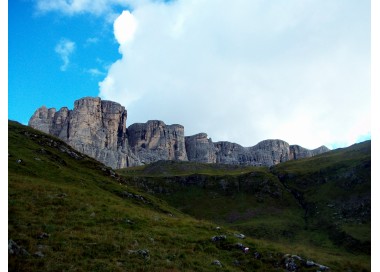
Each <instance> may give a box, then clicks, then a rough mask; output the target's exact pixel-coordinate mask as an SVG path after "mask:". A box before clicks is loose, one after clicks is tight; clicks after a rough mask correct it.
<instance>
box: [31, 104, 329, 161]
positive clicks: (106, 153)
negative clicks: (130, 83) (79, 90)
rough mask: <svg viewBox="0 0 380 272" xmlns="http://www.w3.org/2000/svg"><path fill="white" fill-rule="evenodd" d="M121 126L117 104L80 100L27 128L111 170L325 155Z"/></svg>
mask: <svg viewBox="0 0 380 272" xmlns="http://www.w3.org/2000/svg"><path fill="white" fill-rule="evenodd" d="M126 122H127V110H126V109H125V107H123V106H122V105H120V104H119V103H117V102H113V101H107V100H101V99H100V98H99V97H84V98H81V99H78V100H76V101H75V102H74V109H73V110H69V109H68V108H67V107H62V108H61V109H59V110H58V111H57V110H56V109H55V108H47V107H45V106H42V107H40V108H39V109H37V110H36V111H35V113H34V114H33V115H32V117H31V118H30V120H29V126H31V127H33V128H35V129H38V130H40V131H43V132H45V133H49V134H51V135H54V136H56V137H58V138H60V139H62V140H64V141H65V142H67V143H68V144H70V145H71V146H72V147H73V148H75V149H76V150H78V151H80V152H82V153H84V154H87V155H89V156H91V157H93V158H95V159H97V160H99V161H101V162H103V163H104V164H106V165H108V166H110V167H112V168H124V167H129V166H136V165H141V164H146V163H152V162H155V161H158V160H179V161H187V160H189V161H196V162H203V163H224V164H238V165H258V166H260V165H264V166H271V165H275V164H277V163H280V162H284V161H287V160H292V159H299V158H304V157H311V156H314V155H317V154H320V153H323V152H327V151H328V150H329V149H328V148H326V147H325V146H321V147H319V148H317V149H314V150H309V149H306V148H303V147H301V146H298V145H289V144H288V143H287V142H285V141H283V140H278V139H275V140H264V141H261V142H259V143H258V144H256V145H255V146H252V147H243V146H241V145H239V144H237V143H231V142H227V141H220V142H215V143H214V142H213V141H212V140H211V139H210V138H208V136H207V134H206V133H198V134H195V135H192V136H186V137H185V129H184V127H183V126H182V125H179V124H173V125H166V124H165V123H164V122H163V121H160V120H149V121H147V122H146V123H135V124H132V125H130V126H129V127H128V128H127V126H126Z"/></svg>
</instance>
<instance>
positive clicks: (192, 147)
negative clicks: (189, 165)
mask: <svg viewBox="0 0 380 272" xmlns="http://www.w3.org/2000/svg"><path fill="white" fill-rule="evenodd" d="M185 145H186V151H187V157H188V159H189V161H196V162H202V163H216V162H217V161H216V148H215V146H214V144H213V142H212V140H211V139H209V138H207V134H206V133H199V134H196V135H193V136H187V137H185Z"/></svg>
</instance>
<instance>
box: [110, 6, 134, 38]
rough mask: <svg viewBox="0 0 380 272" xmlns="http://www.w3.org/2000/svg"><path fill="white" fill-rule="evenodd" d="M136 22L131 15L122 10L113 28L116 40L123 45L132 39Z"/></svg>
mask: <svg viewBox="0 0 380 272" xmlns="http://www.w3.org/2000/svg"><path fill="white" fill-rule="evenodd" d="M136 27H137V23H136V20H135V18H134V17H133V15H132V14H131V13H130V12H129V11H127V10H124V11H123V12H122V13H121V15H120V16H119V17H117V18H116V20H115V22H114V24H113V28H114V34H115V38H116V40H117V42H118V43H119V44H120V45H121V46H124V45H126V44H127V43H128V42H129V41H131V40H132V39H133V35H134V33H135V31H136Z"/></svg>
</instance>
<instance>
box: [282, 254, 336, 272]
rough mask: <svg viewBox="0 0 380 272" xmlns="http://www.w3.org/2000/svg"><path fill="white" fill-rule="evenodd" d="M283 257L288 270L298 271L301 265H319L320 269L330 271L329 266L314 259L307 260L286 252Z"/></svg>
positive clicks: (309, 266)
mask: <svg viewBox="0 0 380 272" xmlns="http://www.w3.org/2000/svg"><path fill="white" fill-rule="evenodd" d="M282 259H283V264H284V267H285V269H286V271H298V270H299V269H300V268H301V267H306V268H311V267H317V269H318V271H328V270H329V269H330V268H329V267H327V266H325V265H322V264H318V263H316V262H314V261H311V260H305V259H303V258H301V257H300V256H298V255H290V254H285V255H284V256H283V257H282Z"/></svg>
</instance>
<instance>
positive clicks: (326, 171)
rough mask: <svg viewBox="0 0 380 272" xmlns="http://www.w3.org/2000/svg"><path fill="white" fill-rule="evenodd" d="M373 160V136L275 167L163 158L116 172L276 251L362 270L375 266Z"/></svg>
mask: <svg viewBox="0 0 380 272" xmlns="http://www.w3.org/2000/svg"><path fill="white" fill-rule="evenodd" d="M370 166H371V155H370V142H369V141H367V142H364V143H361V144H356V145H353V146H351V147H349V148H345V149H338V150H334V151H332V152H328V153H326V154H322V155H319V156H315V157H312V158H307V159H302V160H297V161H289V162H286V163H282V164H278V165H276V166H274V167H271V168H263V167H260V168H258V167H257V168H256V167H238V166H233V167H235V168H233V167H231V166H227V165H211V164H199V163H198V164H197V163H193V162H157V163H153V164H151V165H146V166H143V167H139V168H130V169H122V170H119V171H118V172H119V173H120V175H122V176H124V177H125V178H126V180H127V181H128V183H129V184H134V185H136V186H138V187H139V188H141V189H144V190H146V191H148V192H150V193H152V194H154V195H155V196H157V197H159V198H162V199H164V200H165V201H167V202H168V203H169V204H170V205H171V206H173V207H176V208H178V209H179V210H181V211H183V212H185V213H187V214H190V215H191V216H194V217H195V218H198V219H203V220H209V221H212V222H214V223H217V224H219V225H222V226H226V227H231V228H234V229H236V230H238V231H240V232H243V233H245V234H247V235H249V236H250V237H254V238H256V239H259V240H261V241H265V242H270V243H273V245H276V246H275V247H276V248H277V249H279V248H281V245H287V247H290V248H293V249H297V251H299V252H303V254H305V255H306V256H317V257H318V259H320V260H323V261H325V262H326V263H327V264H330V265H331V266H332V267H334V265H335V268H336V269H337V270H339V269H343V267H355V268H354V269H353V270H354V271H361V270H363V271H364V270H366V269H367V270H370V241H371V237H370V233H371V223H370V222H371V219H370V192H371V186H370ZM229 167H231V169H229ZM342 264H344V265H342ZM350 269H351V268H350Z"/></svg>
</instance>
